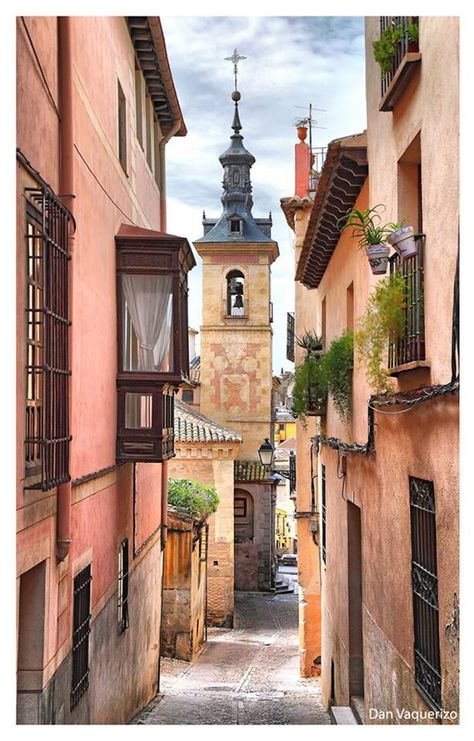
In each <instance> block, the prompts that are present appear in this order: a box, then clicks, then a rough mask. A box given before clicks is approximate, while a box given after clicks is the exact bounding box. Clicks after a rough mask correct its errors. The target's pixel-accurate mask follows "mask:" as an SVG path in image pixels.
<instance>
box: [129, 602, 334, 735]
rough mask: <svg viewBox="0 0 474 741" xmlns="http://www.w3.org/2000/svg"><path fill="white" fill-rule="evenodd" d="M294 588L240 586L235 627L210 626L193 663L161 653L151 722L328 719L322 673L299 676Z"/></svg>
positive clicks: (146, 717)
mask: <svg viewBox="0 0 474 741" xmlns="http://www.w3.org/2000/svg"><path fill="white" fill-rule="evenodd" d="M297 619H298V601H297V595H296V594H279V595H270V594H264V593H256V592H251V593H250V592H240V593H239V592H238V593H236V621H235V622H236V627H235V628H234V629H233V630H231V629H223V628H213V629H209V632H208V642H207V645H206V646H205V648H204V651H203V653H202V654H201V655H200V656H199V658H198V659H197V660H196V661H195V662H194V663H192V664H189V663H187V662H185V661H177V660H175V659H162V664H161V692H160V695H158V696H157V697H156V698H155V700H153V702H151V703H150V705H148V707H147V708H145V709H144V710H143V711H142V712H141V713H140V714H139V715H138V716H136V717H135V718H134V720H133V721H132V722H133V723H134V724H146V725H154V724H157V725H166V724H170V725H171V724H173V725H180V724H190V725H198V724H208V725H211V724H216V725H218V724H220V725H258V724H262V725H263V724H266V725H272V724H277V725H284V724H293V725H311V724H318V725H320V724H328V723H329V722H330V721H329V716H328V714H327V713H326V711H325V710H324V708H323V705H322V703H321V698H320V690H319V681H318V680H317V679H301V678H300V677H299V661H298V627H297V625H298V623H297Z"/></svg>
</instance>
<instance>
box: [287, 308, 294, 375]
mask: <svg viewBox="0 0 474 741" xmlns="http://www.w3.org/2000/svg"><path fill="white" fill-rule="evenodd" d="M286 359H287V360H291V362H292V363H294V362H295V315H294V312H290V311H289V312H287V315H286Z"/></svg>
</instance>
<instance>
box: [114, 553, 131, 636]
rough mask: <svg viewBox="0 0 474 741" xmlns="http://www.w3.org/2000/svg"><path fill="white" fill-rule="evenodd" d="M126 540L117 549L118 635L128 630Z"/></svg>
mask: <svg viewBox="0 0 474 741" xmlns="http://www.w3.org/2000/svg"><path fill="white" fill-rule="evenodd" d="M128 575H129V565H128V539H127V538H125V540H122V542H121V544H120V549H119V572H118V599H117V603H118V624H119V633H123V632H124V631H125V630H126V629H127V628H128Z"/></svg>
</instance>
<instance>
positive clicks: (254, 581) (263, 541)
mask: <svg viewBox="0 0 474 741" xmlns="http://www.w3.org/2000/svg"><path fill="white" fill-rule="evenodd" d="M236 487H238V489H239V490H241V491H247V492H248V493H249V494H251V495H252V497H253V501H254V538H253V542H244V543H235V546H234V553H235V588H236V589H239V590H243V591H257V590H262V591H267V590H270V589H271V588H272V587H273V586H274V585H273V580H272V556H273V553H274V515H273V509H274V505H273V504H272V497H275V496H276V495H275V494H274V491H273V488H272V487H271V486H270V485H269V484H250V483H238V484H236Z"/></svg>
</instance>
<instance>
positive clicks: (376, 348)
mask: <svg viewBox="0 0 474 741" xmlns="http://www.w3.org/2000/svg"><path fill="white" fill-rule="evenodd" d="M404 328H405V282H404V280H403V277H402V276H401V275H397V274H393V275H389V276H387V277H386V278H382V280H381V281H379V282H378V283H377V285H376V286H375V287H374V290H373V291H372V293H371V295H370V296H369V299H368V302H367V307H366V310H365V313H364V314H363V316H362V317H361V318H360V320H359V323H358V329H357V331H356V333H355V345H356V349H357V351H358V358H359V361H360V362H361V363H363V364H364V365H365V368H366V376H367V380H368V382H369V384H370V385H371V386H372V387H373V388H374V390H375V391H376V392H377V393H382V392H387V393H389V392H390V391H393V387H392V382H391V379H390V377H389V375H388V371H387V369H386V368H385V367H384V356H385V353H386V350H387V345H388V342H389V341H392V342H393V341H396V340H397V339H398V338H399V337H400V335H401V334H402V333H403V330H404Z"/></svg>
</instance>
